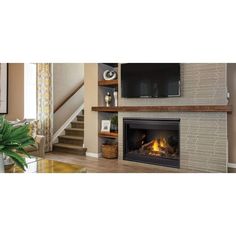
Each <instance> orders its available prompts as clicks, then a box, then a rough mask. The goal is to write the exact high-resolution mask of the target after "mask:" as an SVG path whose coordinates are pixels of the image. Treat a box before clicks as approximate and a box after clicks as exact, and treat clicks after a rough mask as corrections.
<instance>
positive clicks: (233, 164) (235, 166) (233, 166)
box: [227, 163, 236, 169]
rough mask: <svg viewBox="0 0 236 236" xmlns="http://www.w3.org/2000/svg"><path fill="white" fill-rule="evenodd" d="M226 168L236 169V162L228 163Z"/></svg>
mask: <svg viewBox="0 0 236 236" xmlns="http://www.w3.org/2000/svg"><path fill="white" fill-rule="evenodd" d="M227 166H228V168H233V169H236V163H228V165H227Z"/></svg>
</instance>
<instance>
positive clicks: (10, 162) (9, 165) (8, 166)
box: [4, 156, 15, 171]
mask: <svg viewBox="0 0 236 236" xmlns="http://www.w3.org/2000/svg"><path fill="white" fill-rule="evenodd" d="M14 165H15V162H14V161H13V160H12V159H11V158H10V157H8V156H6V157H5V158H4V168H5V171H9V170H11V169H12V168H13V167H14Z"/></svg>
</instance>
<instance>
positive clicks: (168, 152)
mask: <svg viewBox="0 0 236 236" xmlns="http://www.w3.org/2000/svg"><path fill="white" fill-rule="evenodd" d="M179 126H180V119H132V118H124V120H123V129H124V132H123V134H124V136H123V147H124V149H123V150H124V153H123V154H124V155H123V157H124V158H123V159H124V160H128V161H135V162H142V163H147V164H155V165H161V166H168V167H174V168H179V166H180V141H179V140H180V132H179Z"/></svg>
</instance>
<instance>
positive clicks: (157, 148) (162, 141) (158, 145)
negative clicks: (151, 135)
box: [152, 138, 167, 152]
mask: <svg viewBox="0 0 236 236" xmlns="http://www.w3.org/2000/svg"><path fill="white" fill-rule="evenodd" d="M166 145H167V142H166V139H165V138H161V139H160V140H159V141H158V140H157V139H155V140H154V143H153V145H152V150H153V151H154V152H160V148H165V147H166Z"/></svg>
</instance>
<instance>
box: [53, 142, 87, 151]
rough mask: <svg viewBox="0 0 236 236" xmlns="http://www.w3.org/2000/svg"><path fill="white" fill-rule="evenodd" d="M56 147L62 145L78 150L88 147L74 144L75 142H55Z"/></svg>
mask: <svg viewBox="0 0 236 236" xmlns="http://www.w3.org/2000/svg"><path fill="white" fill-rule="evenodd" d="M53 146H54V147H62V148H68V149H77V150H85V149H86V148H84V147H81V146H78V145H73V144H66V143H55V144H53Z"/></svg>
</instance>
